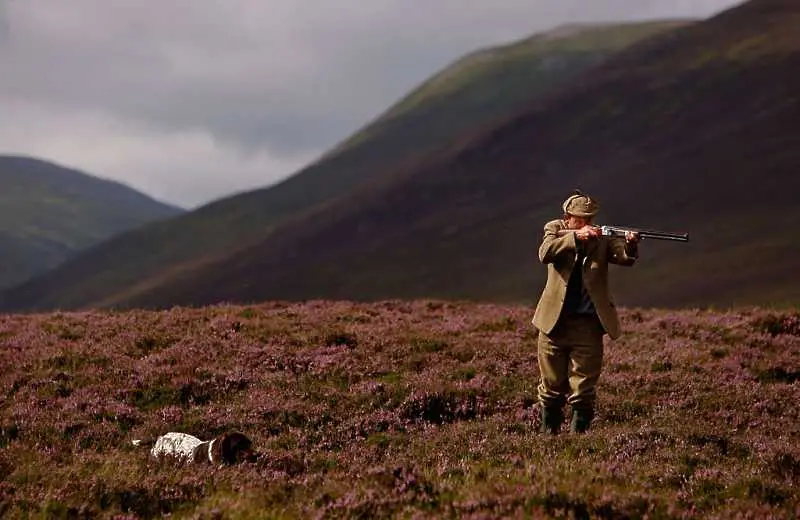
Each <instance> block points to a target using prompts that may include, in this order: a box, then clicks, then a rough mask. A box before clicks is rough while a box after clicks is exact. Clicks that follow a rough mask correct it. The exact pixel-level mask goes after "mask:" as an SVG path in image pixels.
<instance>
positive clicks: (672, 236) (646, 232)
mask: <svg viewBox="0 0 800 520" xmlns="http://www.w3.org/2000/svg"><path fill="white" fill-rule="evenodd" d="M571 231H575V230H574V229H563V230H561V231H559V232H558V235H559V236H563V235H566V234H567V233H569V232H571ZM628 231H632V232H633V233H638V234H639V239H640V240H641V239H645V238H652V239H655V240H672V241H675V242H688V241H689V233H670V232H668V231H656V230H654V229H637V228H630V227H622V226H600V234H601V235H603V236H607V237H622V238H625V233H626V232H628Z"/></svg>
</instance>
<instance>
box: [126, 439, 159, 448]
mask: <svg viewBox="0 0 800 520" xmlns="http://www.w3.org/2000/svg"><path fill="white" fill-rule="evenodd" d="M155 443H156V441H154V440H152V439H145V440H142V439H133V440H131V444H133V445H134V446H136V447H137V448H138V447H141V446H144V447H147V448H150V447H152V446H153V444H155Z"/></svg>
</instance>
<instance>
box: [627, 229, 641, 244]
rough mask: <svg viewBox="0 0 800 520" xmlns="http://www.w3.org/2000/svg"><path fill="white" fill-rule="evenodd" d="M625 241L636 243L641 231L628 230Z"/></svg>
mask: <svg viewBox="0 0 800 520" xmlns="http://www.w3.org/2000/svg"><path fill="white" fill-rule="evenodd" d="M625 241H626V242H628V243H630V244H635V243H637V242H638V241H639V233H637V232H635V231H626V232H625Z"/></svg>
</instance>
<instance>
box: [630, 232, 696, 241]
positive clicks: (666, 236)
mask: <svg viewBox="0 0 800 520" xmlns="http://www.w3.org/2000/svg"><path fill="white" fill-rule="evenodd" d="M639 236H640V237H641V238H655V239H657V240H675V241H678V242H688V241H689V233H668V232H666V231H640V232H639Z"/></svg>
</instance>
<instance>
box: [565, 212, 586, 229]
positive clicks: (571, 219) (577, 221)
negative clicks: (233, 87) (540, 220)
mask: <svg viewBox="0 0 800 520" xmlns="http://www.w3.org/2000/svg"><path fill="white" fill-rule="evenodd" d="M564 224H566V226H567V229H580V228H582V227H583V226H590V225H591V224H592V217H578V216H575V215H569V214H568V215H567V216H565V217H564Z"/></svg>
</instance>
